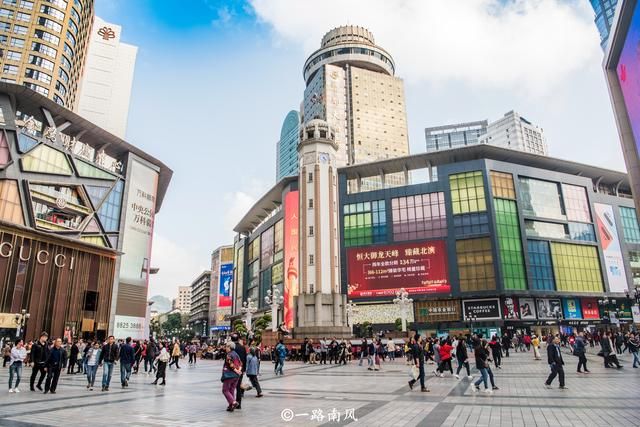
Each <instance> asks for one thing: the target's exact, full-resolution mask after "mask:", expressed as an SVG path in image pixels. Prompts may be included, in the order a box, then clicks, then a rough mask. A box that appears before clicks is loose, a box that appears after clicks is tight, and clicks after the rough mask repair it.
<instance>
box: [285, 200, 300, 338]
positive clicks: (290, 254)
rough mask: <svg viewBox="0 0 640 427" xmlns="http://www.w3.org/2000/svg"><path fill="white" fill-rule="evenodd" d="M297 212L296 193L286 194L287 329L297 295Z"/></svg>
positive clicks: (291, 322)
mask: <svg viewBox="0 0 640 427" xmlns="http://www.w3.org/2000/svg"><path fill="white" fill-rule="evenodd" d="M299 210H300V202H299V200H298V191H290V192H288V193H287V194H286V196H285V197H284V268H285V274H286V276H285V281H284V323H285V325H286V327H287V328H292V327H293V322H294V319H295V306H294V303H293V301H294V300H293V297H295V296H296V295H298V235H299V233H298V228H299Z"/></svg>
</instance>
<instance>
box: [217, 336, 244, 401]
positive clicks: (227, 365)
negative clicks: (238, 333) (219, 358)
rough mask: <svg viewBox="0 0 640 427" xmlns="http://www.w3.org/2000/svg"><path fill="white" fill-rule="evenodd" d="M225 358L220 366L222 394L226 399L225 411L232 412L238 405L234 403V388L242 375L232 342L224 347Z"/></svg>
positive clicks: (234, 345) (240, 363)
mask: <svg viewBox="0 0 640 427" xmlns="http://www.w3.org/2000/svg"><path fill="white" fill-rule="evenodd" d="M226 348H227V357H226V358H225V360H224V364H223V365H222V378H221V381H222V394H223V395H224V397H225V399H227V403H228V404H229V406H227V411H229V412H233V410H234V409H236V408H237V407H238V406H240V404H239V403H238V402H237V401H236V396H235V393H236V387H237V386H238V380H239V379H240V375H241V374H242V362H240V357H238V354H237V353H236V352H235V349H236V344H235V343H234V342H232V341H230V342H228V343H227V345H226Z"/></svg>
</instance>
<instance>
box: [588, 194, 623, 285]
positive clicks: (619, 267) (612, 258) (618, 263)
mask: <svg viewBox="0 0 640 427" xmlns="http://www.w3.org/2000/svg"><path fill="white" fill-rule="evenodd" d="M593 206H594V208H595V211H596V222H597V227H598V235H599V236H600V244H601V245H602V250H603V251H604V263H605V267H606V268H607V278H608V279H609V291H610V292H625V291H627V277H626V275H625V273H624V263H623V261H622V250H621V249H620V239H619V238H618V229H617V227H616V222H615V219H614V217H613V207H611V205H604V204H602V203H594V205H593Z"/></svg>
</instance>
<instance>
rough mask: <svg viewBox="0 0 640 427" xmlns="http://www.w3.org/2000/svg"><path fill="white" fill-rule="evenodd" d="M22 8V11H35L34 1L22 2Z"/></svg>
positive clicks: (23, 0)
mask: <svg viewBox="0 0 640 427" xmlns="http://www.w3.org/2000/svg"><path fill="white" fill-rule="evenodd" d="M20 7H21V8H22V9H26V10H33V2H32V1H26V0H22V1H21V2H20Z"/></svg>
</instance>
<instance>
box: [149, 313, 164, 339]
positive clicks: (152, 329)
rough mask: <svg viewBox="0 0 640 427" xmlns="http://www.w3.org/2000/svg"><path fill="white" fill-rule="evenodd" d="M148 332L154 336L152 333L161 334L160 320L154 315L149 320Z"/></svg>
mask: <svg viewBox="0 0 640 427" xmlns="http://www.w3.org/2000/svg"><path fill="white" fill-rule="evenodd" d="M149 333H150V334H151V336H154V334H155V335H156V336H160V335H162V328H161V327H160V322H159V321H158V318H156V317H154V318H153V319H151V321H150V322H149Z"/></svg>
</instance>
